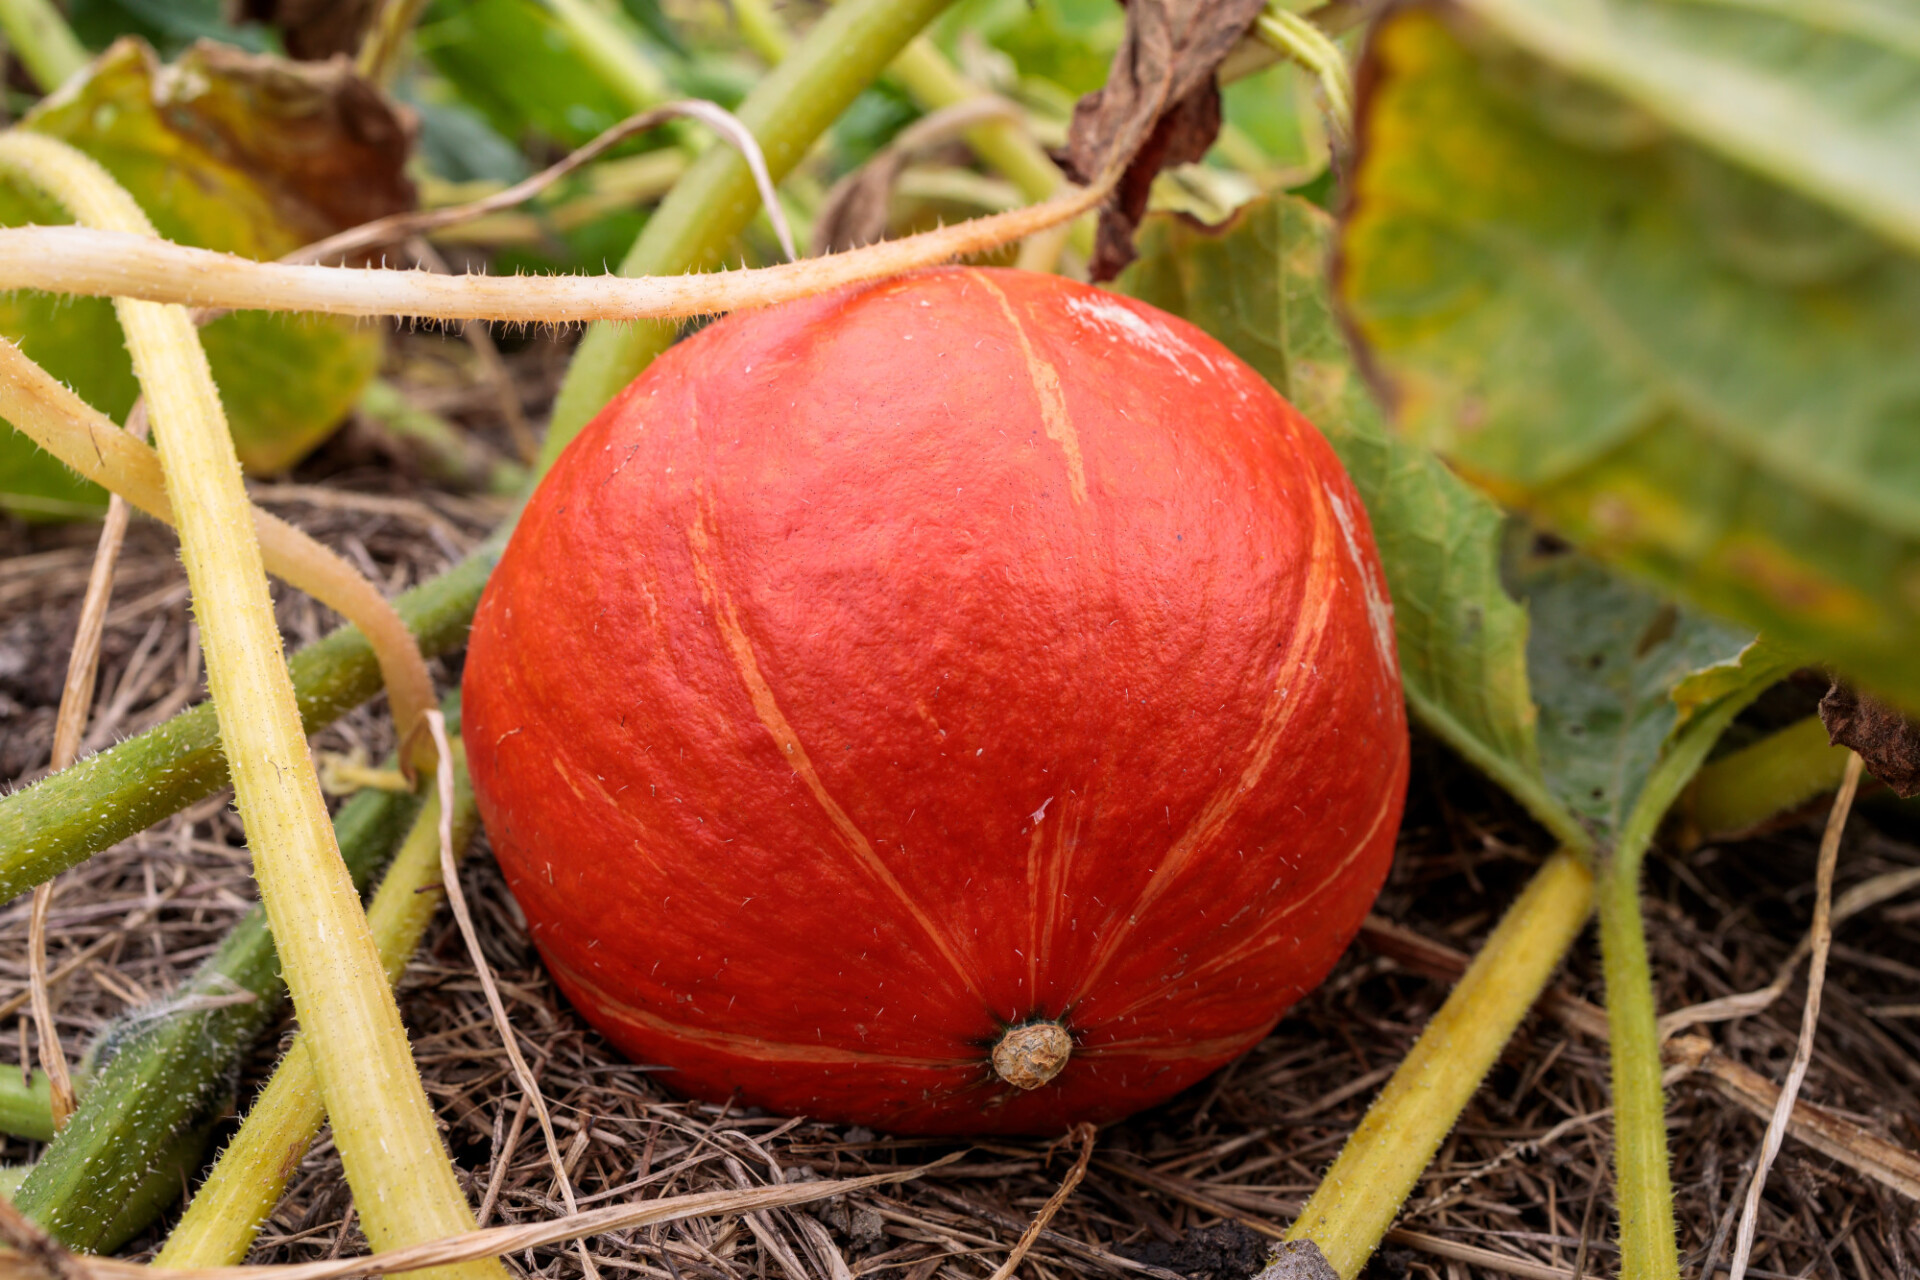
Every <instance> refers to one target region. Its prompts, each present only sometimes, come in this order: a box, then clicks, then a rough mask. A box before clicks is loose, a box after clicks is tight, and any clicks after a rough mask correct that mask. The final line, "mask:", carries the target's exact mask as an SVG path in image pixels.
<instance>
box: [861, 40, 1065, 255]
mask: <svg viewBox="0 0 1920 1280" xmlns="http://www.w3.org/2000/svg"><path fill="white" fill-rule="evenodd" d="M887 70H888V72H889V74H891V75H892V76H893V78H894V79H896V80H898V81H899V82H900V87H901V88H903V89H905V90H906V91H907V96H908V97H910V98H912V99H913V100H914V102H915V103H916V104H918V105H919V107H920V109H921V110H923V111H938V110H940V109H941V108H943V107H951V106H956V105H958V104H960V103H962V102H965V101H967V100H968V99H969V98H978V97H981V96H983V95H984V93H985V90H983V89H981V88H980V86H978V85H976V84H974V83H973V82H972V81H971V80H969V79H967V78H966V77H965V76H963V75H961V74H960V72H959V70H958V69H957V68H955V67H954V65H953V64H952V63H951V62H948V61H947V59H946V56H945V55H944V54H942V53H941V52H940V50H939V48H938V46H936V45H935V44H934V43H933V41H931V40H929V39H928V38H927V37H925V36H917V37H915V38H914V39H913V41H912V42H910V43H909V44H908V45H907V47H906V48H905V49H904V50H902V51H901V53H900V56H899V57H897V58H895V59H894V60H893V65H892V66H890V67H889V68H888V69H887ZM966 138H967V145H968V146H969V147H971V148H973V152H974V154H975V155H977V156H979V157H980V158H981V159H982V160H984V161H986V163H987V165H988V167H989V168H992V169H995V170H997V171H998V172H999V173H1000V175H1001V176H1002V177H1004V178H1006V180H1007V181H1009V182H1011V183H1012V184H1013V185H1014V186H1016V187H1018V188H1020V194H1021V195H1023V196H1025V197H1026V198H1027V199H1029V200H1045V199H1046V198H1047V197H1048V196H1051V195H1053V194H1054V193H1055V192H1057V191H1059V189H1060V188H1061V186H1063V185H1064V184H1065V183H1066V181H1067V175H1066V174H1064V173H1062V172H1061V171H1060V166H1059V165H1057V164H1055V163H1054V162H1053V161H1052V159H1050V158H1049V157H1048V155H1047V153H1046V152H1045V151H1043V150H1042V149H1041V147H1040V144H1039V143H1037V142H1035V141H1034V140H1033V135H1032V134H1030V133H1028V132H1027V131H1026V130H1025V129H1022V128H1021V127H1020V126H1019V125H1017V124H1014V123H1012V122H1011V121H1007V120H989V121H988V122H986V123H985V124H980V125H975V126H974V127H973V128H971V129H969V130H967V133H966ZM1093 226H1094V220H1093V219H1092V218H1091V217H1084V218H1077V219H1075V220H1074V222H1073V229H1072V230H1071V231H1070V232H1069V233H1068V243H1070V244H1071V245H1072V246H1073V250H1074V252H1075V253H1078V254H1079V255H1080V256H1081V257H1083V258H1087V257H1092V256H1093Z"/></svg>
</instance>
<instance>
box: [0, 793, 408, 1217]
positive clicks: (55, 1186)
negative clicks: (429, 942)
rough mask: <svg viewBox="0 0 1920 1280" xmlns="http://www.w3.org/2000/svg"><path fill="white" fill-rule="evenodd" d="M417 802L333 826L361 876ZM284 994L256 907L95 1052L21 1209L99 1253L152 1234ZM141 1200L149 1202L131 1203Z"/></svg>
mask: <svg viewBox="0 0 1920 1280" xmlns="http://www.w3.org/2000/svg"><path fill="white" fill-rule="evenodd" d="M418 808H419V802H418V801H417V800H416V799H415V798H414V797H412V796H409V795H404V794H400V795H396V794H394V793H392V792H384V791H365V792H361V793H360V794H359V795H357V796H355V797H353V799H351V800H349V801H348V802H347V803H346V804H345V805H343V806H341V809H340V812H339V814H338V815H337V816H336V817H335V819H334V833H335V835H336V837H337V838H338V840H339V844H340V854H341V857H342V859H344V861H345V862H346V865H347V869H348V872H349V873H350V874H351V875H352V876H353V878H354V883H355V885H356V886H364V885H365V884H366V883H367V882H368V881H369V880H371V879H372V877H373V872H374V871H375V869H376V868H378V867H379V865H380V864H381V863H383V862H385V861H386V860H387V857H388V855H389V854H390V853H391V852H392V850H393V848H394V846H395V845H396V844H397V843H399V841H400V837H401V835H402V834H403V833H404V832H405V830H406V826H407V821H408V819H409V817H411V816H412V814H413V813H414V812H415V811H416V810H417V809H418ZM285 996H286V984H285V983H284V982H282V981H281V978H280V962H279V958H278V956H277V954H276V953H275V951H274V946H273V934H272V932H271V931H270V930H269V929H268V927H267V918H266V913H265V912H264V911H263V910H262V909H261V908H260V907H258V906H256V907H254V908H253V910H251V911H249V912H248V913H247V914H246V915H244V916H242V917H241V918H240V920H239V921H238V922H237V923H236V924H235V925H234V926H233V928H232V929H230V930H229V931H228V932H227V936H226V937H225V938H224V939H222V941H221V943H220V946H219V948H218V949H217V950H216V951H215V952H214V953H213V954H212V955H211V956H209V957H207V959H206V960H205V961H203V962H202V963H201V965H200V967H199V969H198V970H197V971H196V972H195V973H194V975H193V976H192V977H191V978H189V979H188V980H187V981H186V982H185V983H184V984H183V985H182V986H181V987H180V988H179V989H178V990H176V991H174V992H173V993H172V994H171V995H169V996H168V997H167V998H166V999H165V1000H163V1001H161V1002H159V1003H157V1004H154V1005H151V1006H149V1007H147V1008H144V1009H139V1010H136V1011H133V1012H131V1013H129V1014H127V1015H125V1016H123V1017H121V1018H118V1019H116V1020H115V1021H114V1022H113V1023H111V1024H110V1025H109V1026H108V1027H107V1028H106V1029H105V1030H104V1031H102V1032H101V1034H100V1036H99V1038H98V1039H97V1040H96V1042H95V1043H94V1046H93V1048H92V1050H91V1051H90V1052H89V1054H88V1059H89V1061H91V1062H95V1063H99V1064H100V1065H99V1066H98V1067H97V1069H96V1070H95V1072H94V1073H93V1074H92V1075H91V1076H83V1080H82V1084H83V1088H82V1092H81V1097H80V1109H79V1110H78V1111H76V1112H75V1113H74V1116H73V1119H72V1121H71V1122H70V1123H69V1124H68V1125H67V1127H66V1128H65V1129H64V1130H62V1131H61V1133H60V1136H59V1137H58V1138H57V1139H55V1140H54V1141H53V1143H52V1144H51V1145H50V1146H49V1147H48V1148H47V1150H46V1153H45V1154H44V1155H43V1156H42V1157H41V1158H40V1162H39V1163H38V1164H37V1165H36V1166H35V1167H34V1169H33V1172H32V1173H31V1174H30V1175H29V1176H28V1178H27V1180H26V1182H25V1184H24V1185H23V1186H22V1188H21V1190H20V1192H19V1195H18V1197H17V1202H18V1204H19V1206H20V1208H21V1209H22V1210H23V1211H24V1212H26V1213H27V1214H28V1215H29V1216H31V1217H32V1218H33V1219H34V1220H35V1221H37V1222H39V1223H40V1224H41V1225H42V1226H44V1227H46V1228H47V1229H48V1230H49V1231H51V1232H52V1233H53V1234H54V1235H55V1236H56V1237H58V1238H59V1239H60V1240H62V1241H63V1242H65V1243H66V1244H67V1245H69V1246H70V1247H73V1248H79V1249H87V1250H91V1251H94V1252H110V1251H112V1250H114V1249H117V1248H119V1247H120V1246H121V1245H122V1244H124V1243H125V1242H126V1241H127V1240H128V1239H130V1238H131V1237H133V1236H134V1235H137V1234H139V1233H140V1232H141V1231H144V1230H146V1228H147V1227H148V1226H149V1225H151V1224H152V1222H153V1220H154V1218H156V1217H158V1216H159V1214H160V1213H161V1212H163V1211H164V1210H165V1209H166V1207H167V1206H168V1205H170V1204H172V1203H173V1201H174V1200H175V1199H176V1198H177V1197H178V1196H179V1194H180V1189H181V1186H182V1182H181V1179H182V1177H183V1175H190V1174H191V1173H192V1172H193V1171H194V1170H195V1169H197V1168H198V1167H199V1165H200V1161H201V1159H202V1157H203V1155H204V1153H205V1149H206V1145H205V1144H206V1136H207V1132H206V1131H207V1129H208V1126H209V1124H210V1122H211V1121H213V1120H216V1119H218V1117H219V1116H220V1115H221V1113H222V1112H223V1111H224V1110H225V1108H226V1106H227V1103H228V1100H229V1098H230V1097H231V1088H232V1086H231V1081H232V1079H233V1076H234V1072H235V1071H236V1070H237V1068H238V1066H239V1063H240V1060H241V1058H242V1057H244V1056H245V1055H246V1054H247V1053H248V1052H249V1051H250V1050H251V1048H252V1046H253V1043H254V1041H255V1040H256V1039H258V1038H259V1035H260V1033H261V1031H263V1030H264V1029H265V1028H266V1027H267V1026H269V1025H270V1024H271V1023H272V1022H273V1020H274V1018H275V1017H277V1016H278V1014H279V1011H280V1007H281V1001H282V1000H283V999H284V998H285ZM4 1074H5V1075H8V1076H13V1077H14V1078H15V1079H18V1077H17V1075H15V1074H14V1073H12V1072H7V1073H4ZM36 1083H38V1081H36ZM38 1092H44V1090H39V1091H38ZM22 1101H24V1100H22ZM51 1119H52V1117H51V1115H50V1114H47V1115H35V1114H31V1113H28V1112H27V1111H26V1109H25V1107H24V1106H22V1107H20V1108H19V1109H18V1110H17V1111H16V1110H15V1109H14V1108H5V1109H4V1110H3V1111H0V1128H5V1129H6V1130H7V1131H8V1132H10V1133H15V1134H18V1135H19V1136H22V1137H32V1136H35V1134H34V1133H31V1132H27V1131H26V1130H25V1128H23V1127H16V1126H17V1125H20V1124H21V1123H22V1122H31V1123H32V1124H33V1125H34V1127H35V1128H36V1129H37V1128H39V1127H42V1126H46V1127H50V1124H51ZM136 1203H137V1204H140V1205H144V1206H146V1209H145V1210H144V1211H143V1212H141V1213H134V1212H131V1211H129V1210H127V1209H124V1208H123V1207H122V1206H128V1205H133V1204H136Z"/></svg>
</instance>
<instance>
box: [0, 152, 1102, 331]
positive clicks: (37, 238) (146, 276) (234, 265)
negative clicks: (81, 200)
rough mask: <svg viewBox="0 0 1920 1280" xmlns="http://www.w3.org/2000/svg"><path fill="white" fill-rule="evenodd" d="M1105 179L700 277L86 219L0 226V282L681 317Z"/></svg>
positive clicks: (535, 318) (1062, 207)
mask: <svg viewBox="0 0 1920 1280" xmlns="http://www.w3.org/2000/svg"><path fill="white" fill-rule="evenodd" d="M1107 190H1108V184H1107V183H1104V182H1103V183H1099V184H1096V185H1094V186H1091V187H1086V188H1075V189H1073V190H1071V191H1069V192H1068V193H1066V194H1065V195H1061V196H1058V197H1056V198H1054V199H1052V200H1049V201H1047V202H1046V203H1044V204H1037V205H1029V206H1027V207H1026V208H1023V209H1014V210H1011V211H1009V212H1007V213H996V214H992V215H990V216H988V217H984V218H974V219H971V220H969V221H967V222H959V223H955V224H954V225H953V226H950V227H941V228H939V229H937V230H934V231H925V232H922V233H920V234H919V235H916V236H909V237H907V238H906V239H903V240H888V241H885V242H883V243H881V244H876V245H869V246H867V247H865V248H862V249H853V250H850V251H848V252H846V253H837V254H833V255H832V256H830V257H825V258H809V259H806V260H804V261H801V262H790V263H786V264H784V265H781V266H776V267H759V268H753V269H746V270H739V271H715V272H708V273H703V274H697V275H670V276H640V277H637V278H629V277H623V276H478V275H475V276H443V275H437V274H435V273H433V272H430V271H391V270H386V269H383V268H363V267H315V266H295V265H288V264H285V263H278V262H256V261H255V260H253V259H252V258H242V257H239V256H237V255H235V254H229V253H216V252H214V251H213V250H210V249H194V248H189V247H187V246H185V245H179V244H172V243H170V242H168V241H165V240H156V239H152V238H149V237H146V236H140V235H129V234H127V233H125V232H119V231H96V230H93V229H90V228H87V227H11V228H7V229H4V230H0V289H42V290H45V291H47V292H49V293H66V294H77V295H85V296H92V297H127V298H139V299H144V300H146V301H148V302H162V303H177V304H181V305H184V306H191V307H218V308H223V309H227V310H234V311H245V310H259V311H301V312H322V313H326V314H330V315H348V316H420V317H424V318H427V319H434V320H470V319H477V320H504V321H508V322H511V323H520V324H566V323H574V322H578V321H582V320H646V319H684V318H687V317H691V316H701V315H711V314H713V313H715V312H720V311H736V310H741V309H743V308H748V307H765V306H771V305H773V304H774V303H777V302H788V301H791V300H793V299H795V298H804V297H808V296H810V295H812V294H816V293H820V292H822V291H824V290H828V289H835V288H839V287H841V286H842V285H850V284H859V283H862V282H865V281H869V280H878V279H882V278H884V277H886V276H893V275H899V274H900V273H901V272H904V271H911V270H914V269H915V268H918V267H928V266H934V265H936V264H938V263H942V262H946V261H948V260H950V259H953V258H957V257H964V256H966V255H968V254H974V253H983V252H986V251H988V250H991V249H997V248H999V247H1000V246H1001V245H1004V244H1007V243H1008V242H1010V241H1013V240H1023V239H1025V238H1026V237H1028V236H1030V235H1033V234H1034V233H1036V232H1039V231H1044V230H1046V229H1047V228H1049V227H1052V226H1054V225H1056V224H1058V223H1061V222H1066V221H1068V220H1070V219H1072V218H1075V217H1078V216H1079V215H1080V214H1082V213H1085V212H1086V211H1087V210H1089V209H1091V208H1093V207H1094V206H1095V205H1097V204H1098V203H1099V202H1100V201H1101V200H1102V199H1104V198H1105V196H1106V194H1107Z"/></svg>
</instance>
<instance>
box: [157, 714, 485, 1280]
mask: <svg viewBox="0 0 1920 1280" xmlns="http://www.w3.org/2000/svg"><path fill="white" fill-rule="evenodd" d="M451 754H452V755H453V757H454V759H453V770H454V777H455V778H456V782H455V784H454V792H453V795H454V802H453V812H452V814H451V815H450V816H451V819H452V824H453V832H452V839H453V847H454V849H455V850H456V851H464V850H465V849H466V847H467V845H468V843H469V842H470V841H471V840H472V839H473V832H474V829H475V827H476V826H477V825H478V822H479V815H478V813H477V811H476V810H475V808H474V804H473V792H472V789H471V787H470V786H469V785H468V783H467V771H466V762H465V759H464V756H463V755H462V753H461V751H460V749H459V747H458V746H457V745H456V746H455V747H454V750H453V752H452V753H451ZM440 795H441V792H440V790H439V788H438V787H436V788H435V789H434V790H433V791H432V792H430V793H429V794H428V796H427V802H426V804H425V805H423V806H422V807H421V810H420V813H419V815H418V816H417V817H416V818H415V819H414V821H413V826H412V828H411V829H410V830H409V831H408V832H407V838H406V840H405V842H404V843H402V844H401V846H400V851H399V852H398V853H397V854H395V855H394V858H393V863H392V865H391V866H389V867H388V868H387V874H386V876H385V877H384V878H383V879H382V880H381V881H380V888H379V890H378V891H377V892H375V894H374V895H373V901H372V902H371V903H369V904H368V906H367V924H368V925H369V927H371V928H372V930H373V937H374V941H375V942H376V943H377V944H378V946H379V949H380V963H381V966H382V967H383V968H384V969H385V971H386V975H387V981H388V983H389V984H392V983H396V982H398V981H399V980H400V974H401V971H402V970H404V969H405V968H406V967H407V960H408V959H409V958H410V957H411V956H412V955H413V953H414V951H415V950H417V949H418V948H419V946H420V939H421V936H422V935H424V934H425V933H426V931H427V925H428V924H429V923H430V922H431V921H432V920H433V916H434V913H435V912H436V911H438V910H439V908H440V894H438V893H435V892H433V890H434V889H436V888H438V887H439V885H440V879H441V868H440ZM306 1041H307V1036H306V1034H305V1033H304V1032H303V1033H301V1034H300V1035H298V1036H295V1037H294V1041H293V1044H292V1046H291V1047H289V1048H288V1050H287V1053H286V1056H285V1057H283V1058H282V1059H281V1060H280V1065H279V1066H278V1067H276V1068H275V1069H274V1072H273V1078H272V1079H270V1080H268V1081H267V1086H266V1088H264V1089H262V1090H261V1091H260V1096H259V1097H258V1098H256V1099H254V1103H253V1107H252V1109H251V1110H249V1111H248V1112H247V1118H246V1120H245V1121H244V1122H243V1123H242V1124H241V1126H240V1129H239V1132H237V1133H235V1134H234V1135H233V1141H232V1142H230V1143H228V1144H227V1148H226V1150H225V1151H222V1152H221V1153H220V1159H219V1161H218V1162H217V1163H216V1164H215V1165H214V1166H213V1172H212V1173H210V1174H208V1175H207V1180H206V1181H205V1182H203V1183H201V1184H200V1189H199V1190H198V1191H196V1192H194V1193H193V1200H192V1201H191V1202H190V1203H189V1204H188V1205H187V1211H186V1213H184V1214H182V1215H181V1218H180V1221H179V1223H178V1225H176V1226H175V1227H174V1229H173V1232H172V1234H171V1235H169V1236H168V1237H167V1243H166V1246H165V1247H164V1248H162V1249H161V1250H160V1256H159V1257H157V1258H155V1259H154V1260H153V1264H154V1266H156V1267H165V1268H176V1269H177V1268H187V1267H225V1266H238V1265H239V1264H240V1263H242V1262H244V1261H246V1257H247V1253H248V1251H249V1250H251V1249H252V1248H253V1240H254V1237H255V1236H256V1235H258V1234H259V1232H260V1227H261V1225H262V1224H263V1223H265V1222H266V1220H267V1217H268V1215H269V1214H271V1213H272V1212H273V1208H274V1206H275V1205H276V1204H278V1203H279V1202H280V1196H281V1194H282V1193H283V1192H284V1191H285V1190H286V1187H287V1181H288V1179H289V1178H291V1177H292V1176H293V1174H294V1172H295V1171H296V1170H297V1169H298V1168H299V1167H300V1159H301V1157H302V1156H304V1155H305V1154H306V1150H307V1147H308V1145H309V1144H310V1143H312V1141H313V1138H314V1135H315V1134H317V1133H319V1132H320V1125H321V1123H322V1122H323V1121H325V1119H326V1109H325V1107H324V1106H323V1105H322V1104H321V1101H320V1085H319V1082H318V1080H317V1078H316V1077H315V1075H314V1070H313V1063H312V1061H311V1060H310V1059H309V1058H308V1057H307V1049H306Z"/></svg>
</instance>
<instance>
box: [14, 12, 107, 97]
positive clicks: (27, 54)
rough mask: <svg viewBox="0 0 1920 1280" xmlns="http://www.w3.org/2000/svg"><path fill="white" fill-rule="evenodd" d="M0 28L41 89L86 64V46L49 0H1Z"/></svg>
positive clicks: (52, 86) (50, 87) (49, 90)
mask: <svg viewBox="0 0 1920 1280" xmlns="http://www.w3.org/2000/svg"><path fill="white" fill-rule="evenodd" d="M0 30H4V31H5V32H6V36H7V43H8V44H9V45H10V46H12V48H13V53H14V56H15V57H17V58H19V59H20V62H21V65H22V66H24V67H26V69H27V74H28V75H30V76H32V77H33V82H34V83H35V84H37V85H39V86H40V89H41V91H42V92H44V93H52V92H53V91H54V90H55V89H58V88H59V87H60V86H61V85H63V84H65V83H66V82H67V80H68V78H69V77H71V76H72V75H73V73H74V72H76V71H78V70H80V68H82V67H84V66H86V65H87V50H86V47H85V46H84V45H82V44H81V43H80V41H79V40H78V39H77V38H76V37H75V36H74V34H73V28H71V27H69V26H68V25H67V20H66V19H65V18H63V17H61V16H60V11H59V10H58V9H56V8H54V7H53V2H52V0H0Z"/></svg>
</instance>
